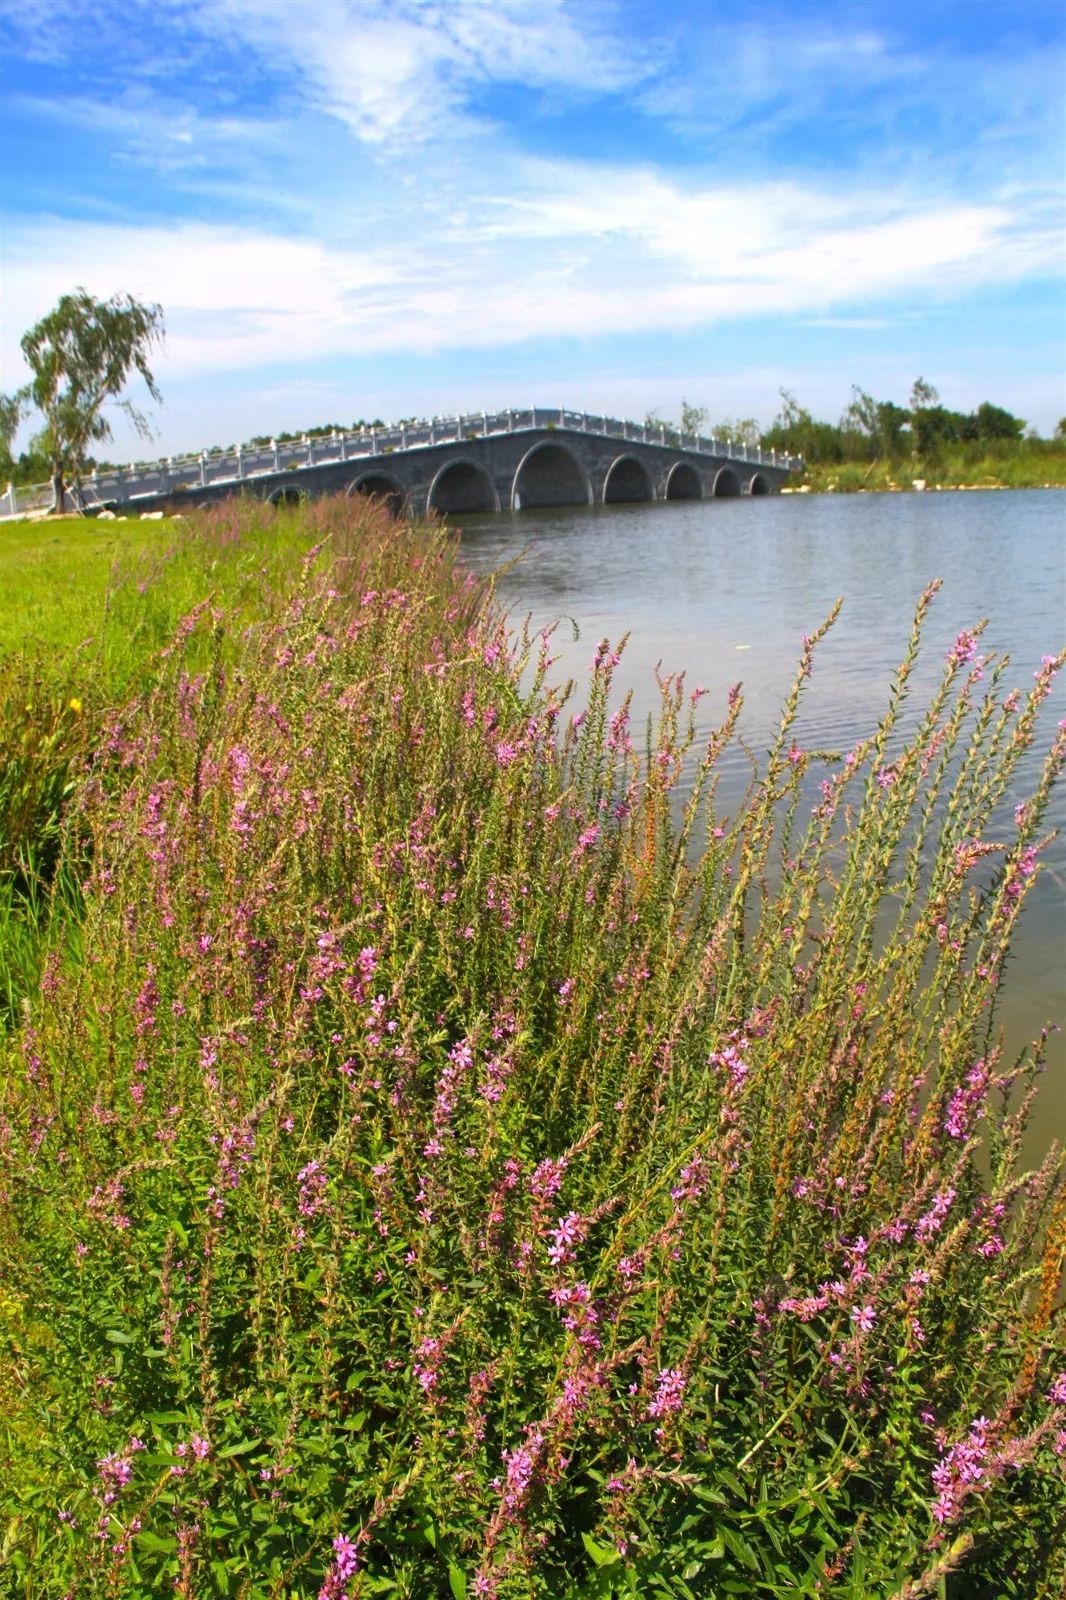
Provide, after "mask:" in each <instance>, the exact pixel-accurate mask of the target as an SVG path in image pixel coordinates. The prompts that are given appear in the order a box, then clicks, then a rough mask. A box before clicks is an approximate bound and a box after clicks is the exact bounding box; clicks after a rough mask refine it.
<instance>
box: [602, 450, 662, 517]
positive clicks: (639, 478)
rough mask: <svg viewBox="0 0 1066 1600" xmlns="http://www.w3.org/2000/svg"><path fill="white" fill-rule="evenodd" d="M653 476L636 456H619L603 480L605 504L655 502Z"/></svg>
mask: <svg viewBox="0 0 1066 1600" xmlns="http://www.w3.org/2000/svg"><path fill="white" fill-rule="evenodd" d="M654 499H655V489H654V488H653V486H652V481H651V474H650V473H649V472H648V469H647V467H646V466H645V465H644V463H643V462H642V461H638V460H637V458H636V456H618V457H617V458H616V459H615V460H614V461H612V462H611V465H610V466H609V467H608V468H607V476H606V478H604V480H603V503H604V505H605V506H607V505H618V504H620V503H622V502H623V501H627V500H654Z"/></svg>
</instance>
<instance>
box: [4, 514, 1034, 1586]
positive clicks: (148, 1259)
mask: <svg viewBox="0 0 1066 1600" xmlns="http://www.w3.org/2000/svg"><path fill="white" fill-rule="evenodd" d="M51 538H55V539H56V540H58V544H57V545H56V546H49V545H48V544H46V543H44V542H43V541H45V540H49V539H51ZM9 539H10V540H11V541H12V542H11V543H8V542H7V541H9ZM19 541H22V542H21V543H20V542H19ZM116 541H117V542H116ZM15 594H18V596H19V606H20V607H21V611H20V612H16V611H14V610H13V608H12V606H11V604H9V603H5V604H4V605H3V607H2V614H3V616H4V618H5V621H4V624H3V627H4V635H3V638H2V639H0V649H2V656H0V704H2V705H3V708H4V717H3V723H2V732H0V892H2V898H0V963H2V974H3V990H2V993H0V1008H2V1018H0V1027H2V1029H3V1032H2V1034H0V1054H2V1070H0V1351H2V1356H0V1519H2V1522H0V1591H3V1592H5V1593H11V1594H12V1595H16V1594H17V1595H26V1596H30V1597H34V1600H38V1597H40V1600H44V1597H53V1596H54V1597H56V1600H59V1597H66V1596H77V1597H78V1600H81V1597H93V1600H95V1597H104V1596H108V1597H112V1596H117V1597H122V1600H142V1597H148V1596H153V1595H159V1594H168V1593H171V1594H177V1595H181V1596H186V1597H193V1596H195V1597H197V1600H199V1597H201V1596H210V1595H220V1596H233V1597H242V1600H267V1597H270V1600H297V1597H299V1600H305V1597H307V1600H309V1597H312V1596H319V1597H320V1600H340V1597H342V1596H347V1597H349V1600H356V1597H359V1600H362V1597H368V1596H376V1595H389V1596H397V1597H410V1600H422V1597H426V1600H436V1597H448V1596H451V1597H453V1600H464V1597H466V1596H471V1597H474V1596H477V1597H487V1600H526V1597H529V1600H532V1597H545V1600H547V1597H566V1600H610V1597H622V1596H629V1597H649V1600H650V1597H654V1600H702V1597H705V1596H718V1595H758V1596H764V1597H776V1600H785V1597H796V1600H798V1597H810V1600H814V1597H815V1596H829V1595H832V1596H839V1597H847V1600H860V1597H866V1596H871V1595H873V1596H884V1597H889V1596H896V1597H899V1600H911V1597H916V1596H918V1595H923V1594H929V1595H934V1596H935V1595H941V1596H945V1597H950V1600H971V1597H972V1600H994V1597H995V1600H999V1597H1006V1600H1023V1597H1030V1596H1032V1597H1036V1596H1039V1595H1044V1594H1046V1595H1054V1594H1057V1593H1060V1592H1061V1591H1062V1588H1063V1586H1064V1584H1066V1558H1064V1555H1063V1551H1064V1549H1066V1476H1064V1469H1066V1341H1064V1339H1063V1326H1062V1315H1061V1285H1062V1271H1063V1264H1064V1259H1066V1170H1064V1166H1063V1161H1062V1157H1061V1152H1060V1151H1059V1149H1058V1148H1057V1147H1053V1148H1052V1149H1051V1150H1049V1151H1048V1153H1047V1157H1046V1159H1045V1160H1043V1161H1042V1162H1041V1164H1040V1165H1039V1166H1038V1167H1037V1168H1036V1169H1035V1170H1026V1169H1025V1168H1024V1167H1023V1165H1022V1163H1021V1160H1020V1148H1021V1142H1022V1137H1023V1133H1024V1130H1025V1126H1026V1120H1027V1117H1028V1115H1029V1111H1030V1109H1031V1106H1032V1102H1033V1097H1034V1095H1035V1093H1036V1088H1037V1084H1038V1080H1039V1073H1040V1068H1041V1063H1042V1054H1043V1040H1042V1039H1041V1038H1040V1037H1039V1036H1038V1037H1037V1038H1036V1039H1034V1041H1033V1044H1032V1046H1031V1048H1030V1049H1028V1050H1027V1051H1025V1052H1024V1053H1023V1054H1022V1055H1021V1056H1019V1057H1017V1058H1012V1059H1006V1058H1005V1057H1004V1054H1003V1050H1002V1046H1001V1041H1000V1038H999V1033H998V1029H997V1022H996V1002H997V997H998V994H999V990H1000V984H1001V980H1005V981H1009V974H1008V973H1007V970H1006V969H1007V962H1008V956H1009V953H1010V948H1011V940H1012V935H1013V933H1014V930H1015V928H1016V926H1017V923H1018V919H1019V918H1020V917H1021V916H1022V915H1023V914H1024V907H1025V901H1026V899H1027V897H1028V895H1029V893H1030V892H1031V889H1032V886H1033V884H1034V882H1035V881H1036V878H1037V876H1038V874H1039V871H1040V865H1041V855H1042V852H1043V849H1044V847H1045V846H1046V843H1047V840H1046V835H1045V830H1044V826H1043V817H1044V812H1045V808H1046V803H1047V798H1048V795H1049V793H1050V789H1051V785H1052V784H1053V783H1054V781H1055V780H1056V778H1057V777H1058V775H1059V772H1060V770H1061V766H1062V762H1063V759H1064V756H1066V730H1064V729H1063V728H1062V727H1060V728H1058V729H1054V728H1051V729H1048V728H1046V727H1045V726H1044V725H1043V723H1042V722H1041V718H1040V708H1041V704H1042V702H1043V700H1044V699H1045V698H1046V696H1047V693H1048V690H1049V687H1050V684H1051V682H1052V679H1053V677H1054V675H1055V673H1056V672H1057V671H1058V670H1059V668H1060V667H1061V665H1062V659H1063V658H1062V657H1061V656H1055V657H1051V656H1048V657H1046V658H1045V659H1044V662H1043V665H1042V666H1041V667H1040V668H1039V670H1038V672H1037V674H1036V676H1035V679H1030V680H1029V682H1028V683H1026V684H1025V685H1023V686H1020V687H1019V686H1016V685H1015V681H1014V679H1013V678H1012V675H1011V673H1012V669H1011V668H1010V667H1009V666H1008V665H1007V664H1006V663H1004V662H1002V661H1000V660H998V659H997V658H996V657H995V655H994V654H993V653H992V652H991V651H990V650H989V649H988V648H986V646H985V644H984V642H983V638H982V634H981V631H980V628H979V627H975V628H974V629H973V631H968V632H964V633H961V634H959V635H957V636H956V637H953V638H948V639H943V638H939V637H938V636H937V630H936V606H935V588H934V589H930V590H929V591H927V593H926V594H925V595H923V596H922V597H920V599H919V601H918V604H917V609H916V614H915V617H914V623H913V629H912V633H911V637H910V643H909V646H908V648H907V651H906V653H905V655H904V658H903V660H902V661H901V662H900V665H899V669H898V671H897V673H896V675H895V677H894V679H893V681H892V682H891V683H890V684H886V686H885V704H884V711H883V714H882V717H881V719H880V721H879V722H878V723H877V725H875V726H872V727H871V728H870V729H869V731H868V734H867V736H866V737H864V738H863V739H862V740H861V741H860V742H859V743H858V744H857V745H856V746H855V747H854V748H853V749H851V750H847V751H820V750H808V749H803V748H800V746H799V745H798V743H797V740H796V733H795V729H796V719H797V712H798V709H799V707H800V704H801V700H802V695H803V692H804V688H805V686H806V683H807V681H808V679H809V678H810V676H811V675H812V674H813V673H816V672H817V670H818V664H817V651H818V645H819V642H820V640H821V639H822V638H823V637H824V634H825V632H826V630H827V629H828V628H829V627H830V626H831V625H832V620H833V619H832V616H830V617H829V618H827V619H825V620H824V621H822V622H821V623H819V622H818V619H812V633H811V635H810V637H809V639H808V640H806V641H805V644H804V649H803V655H802V658H801V660H800V661H799V663H798V667H797V674H796V677H795V680H794V682H793V684H792V686H791V688H787V686H786V690H785V696H784V707H783V712H782V719H781V725H780V728H779V730H778V733H777V734H776V736H775V738H774V740H773V741H772V743H771V745H770V747H769V749H768V750H767V751H766V752H765V753H763V754H762V755H761V756H760V757H755V756H753V757H752V780H751V785H750V788H749V791H748V794H747V796H746V798H745V800H744V801H743V803H742V804H741V805H740V806H739V807H736V808H735V809H733V810H732V812H731V813H730V814H725V813H724V812H722V811H721V810H720V808H719V807H718V805H717V804H716V773H717V769H718V763H719V761H720V759H721V756H722V753H723V751H724V750H725V749H726V748H727V747H729V746H730V745H731V744H732V743H733V742H734V741H736V740H738V739H742V738H743V726H744V724H743V699H742V695H741V694H740V692H739V691H737V690H735V689H730V688H729V687H728V686H726V685H720V686H718V688H717V689H716V690H715V691H714V693H715V696H716V699H717V701H718V702H719V703H720V716H719V719H718V723H717V726H716V728H715V730H714V731H713V732H712V734H711V735H710V738H709V740H708V741H707V742H706V743H704V744H703V745H702V746H700V747H697V744H696V740H695V735H694V711H695V706H696V703H697V700H698V697H699V695H700V693H701V692H702V691H699V690H694V689H690V688H689V687H688V686H687V685H686V683H685V682H684V680H683V678H681V677H679V676H676V675H665V674H664V675H663V677H662V678H661V681H660V685H659V688H660V700H661V709H660V713H659V716H658V718H657V720H655V721H653V723H652V724H651V725H649V726H648V727H646V728H637V727H634V726H632V725H631V719H630V714H629V704H628V701H627V700H626V699H625V698H624V697H622V698H620V697H619V696H618V695H617V694H616V693H615V692H614V689H613V677H614V674H615V672H616V669H617V667H618V663H619V658H620V651H621V649H622V647H623V646H622V642H621V641H609V640H603V641H601V642H600V643H599V644H598V646H596V647H595V650H594V652H593V659H592V662H591V665H590V667H589V671H588V675H587V678H586V679H585V681H583V682H581V683H579V684H560V683H558V682H557V681H556V678H555V676H554V674H553V663H552V637H551V633H550V631H549V632H547V633H545V634H540V635H534V636H530V635H529V634H528V633H527V632H524V631H523V630H522V629H521V628H515V627H514V626H512V624H511V623H510V622H509V620H508V619H507V618H506V617H505V616H503V615H502V614H501V612H500V608H499V606H498V604H497V602H496V600H495V597H494V593H493V590H492V587H491V585H486V584H484V583H483V582H481V581H477V580H475V579H474V578H473V577H472V576H470V575H469V574H467V573H465V572H464V571H463V569H462V567H461V564H460V563H459V561H458V551H457V547H456V545H455V543H454V541H453V540H452V538H451V537H450V536H449V535H448V534H446V533H445V532H442V531H441V530H440V529H438V528H434V527H430V526H422V525H410V524H397V523H393V522H391V521H390V520H389V519H388V517H387V516H386V515H385V513H384V511H383V510H381V509H378V508H374V507H373V506H365V505H354V504H353V503H352V502H351V501H345V502H318V503H316V504H312V505H309V506H306V507H302V508H299V509H298V510H296V511H294V512H291V513H287V514H285V515H279V516H276V515H275V514H274V513H273V512H271V511H269V510H268V509H266V508H263V507H257V506H253V505H242V504H240V503H239V502H230V503H229V504H227V505H224V506H221V507H219V508H217V509H216V510H215V511H213V512H211V513H209V514H205V515H204V516H203V517H201V518H199V519H196V520H190V521H189V522H188V523H184V524H173V523H172V524H166V525H162V524H133V523H130V524H122V525H116V524H111V525H110V526H109V528H108V530H107V531H106V532H103V531H101V528H100V525H99V524H95V525H94V524H84V523H81V524H73V525H58V524H57V525H47V527H46V528H44V529H43V530H42V529H40V528H37V529H34V530H33V531H32V532H30V531H26V532H24V533H18V532H15V533H11V534H9V532H8V531H7V530H4V531H3V532H2V534H0V599H4V598H6V597H7V596H13V595H15ZM922 650H925V651H931V652H934V653H935V654H936V655H937V656H938V657H939V659H940V660H941V662H942V672H941V675H940V681H939V686H938V687H937V688H936V689H935V690H934V692H933V693H932V695H931V696H930V698H929V701H928V703H927V704H926V705H925V706H924V707H923V709H922V712H921V715H920V716H919V717H918V718H917V719H916V726H915V718H914V715H913V710H914V708H913V707H912V706H910V705H909V704H908V687H909V679H910V677H911V674H912V672H913V669H914V664H915V662H916V660H917V658H918V653H919V651H922ZM905 706H906V707H907V712H908V719H907V725H908V727H909V728H910V727H913V728H914V731H912V732H909V733H907V734H904V733H903V732H902V731H901V715H902V712H903V709H904V707H905ZM1034 743H1036V744H1037V745H1041V744H1042V745H1043V746H1044V747H1045V749H1046V759H1045V761H1044V764H1043V767H1042V771H1041V774H1040V776H1039V777H1038V778H1037V779H1036V781H1035V783H1034V784H1033V786H1032V790H1031V792H1030V793H1028V794H1025V795H1022V796H1019V795H1018V793H1017V784H1018V771H1019V764H1020V763H1021V761H1022V757H1023V756H1024V755H1025V754H1026V752H1028V751H1029V750H1030V749H1031V748H1032V747H1033V745H1034ZM686 770H691V771H695V773H696V782H695V786H694V789H693V791H692V793H691V797H690V798H688V799H686V801H685V803H684V804H683V805H681V804H680V803H679V802H678V801H677V799H676V796H675V791H676V789H677V787H678V780H679V776H680V774H681V773H682V771H686ZM812 774H816V775H817V777H818V780H819V784H820V787H819V789H818V796H819V798H818V799H817V802H816V803H815V804H814V805H813V807H812V805H811V804H810V801H809V799H808V798H807V796H808V794H809V780H810V778H811V776H812ZM1008 797H1009V803H1008ZM1005 807H1006V811H1005V809H1004V808H1005Z"/></svg>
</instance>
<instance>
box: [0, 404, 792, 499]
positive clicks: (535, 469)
mask: <svg viewBox="0 0 1066 1600" xmlns="http://www.w3.org/2000/svg"><path fill="white" fill-rule="evenodd" d="M619 446H621V447H622V448H619ZM544 452H548V453H547V454H545V453H544ZM564 452H565V454H566V455H568V456H569V457H570V458H571V460H572V462H573V463H574V464H576V468H577V473H576V476H575V473H574V471H573V470H572V469H571V467H570V466H568V464H567V461H566V460H565V459H564ZM549 461H551V462H553V464H554V470H553V471H552V470H549ZM623 462H628V463H630V464H631V465H629V466H628V467H626V468H624V469H623V468H622V467H621V463H623ZM682 465H684V466H685V467H687V468H688V469H689V471H688V472H686V473H681V474H680V475H679V474H678V472H677V471H676V470H675V469H677V468H679V467H681V466H682ZM801 465H802V463H800V462H798V461H796V460H794V459H793V458H790V457H787V456H782V455H778V454H777V453H776V452H774V451H765V450H759V449H752V448H746V447H743V446H740V445H738V444H737V443H736V442H735V441H733V440H730V439H726V438H718V437H716V436H713V435H712V436H710V437H702V436H697V435H682V434H681V433H680V432H679V431H678V430H675V429H671V428H669V427H668V426H667V425H666V424H661V425H659V426H657V427H655V426H652V427H649V426H648V425H647V424H646V423H634V422H625V421H620V420H616V419H614V418H610V417H600V416H590V415H589V414H587V413H585V412H574V411H567V410H565V409H562V410H545V409H543V408H540V407H536V408H530V409H528V410H524V411H521V410H520V411H514V410H511V411H502V412H495V413H492V414H488V413H481V414H479V415H474V416H469V415H468V416H459V417H448V418H434V419H433V420H432V421H428V422H418V423H407V424H399V425H397V426H396V427H391V428H380V429H368V430H364V431H362V432H358V433H354V432H353V433H336V432H335V433H333V434H330V435H325V436H322V435H319V436H317V437H308V436H305V437H303V438H302V439H299V440H289V441H274V440H272V441H271V442H270V444H269V445H261V446H254V447H249V448H247V449H244V448H238V449H236V450H233V451H216V452H207V451H204V452H201V453H200V454H199V455H196V456H182V457H170V458H168V459H167V460H165V461H155V462H150V463H143V464H139V465H136V466H131V467H126V468H122V469H115V470H110V471H101V472H94V473H93V474H92V475H91V477H89V478H87V479H86V480H85V481H84V483H83V484H82V494H83V499H84V504H85V508H86V509H87V510H92V509H94V508H100V507H103V506H112V507H115V508H116V509H117V508H119V507H122V506H128V507H129V508H130V510H134V509H135V510H138V511H141V510H145V509H149V508H152V507H156V506H160V505H164V504H174V505H175V506H176V505H177V504H178V503H189V502H192V503H195V504H201V503H203V502H204V501H211V500H215V499H218V498H221V497H224V496H225V495H228V494H234V493H239V492H245V493H254V494H256V495H257V496H260V497H262V498H266V499H272V500H278V499H291V498H294V497H296V496H303V495H310V494H320V493H336V492H352V491H353V490H363V491H364V492H366V491H365V489H364V486H365V485H366V484H367V483H368V482H369V481H370V480H374V481H373V483H372V484H371V488H370V491H369V492H374V493H380V494H384V495H386V496H387V497H388V498H391V499H393V500H394V501H396V502H397V503H399V502H401V501H402V502H403V503H404V504H405V505H406V506H408V507H409V508H410V509H411V510H412V511H417V512H422V511H425V510H427V509H430V508H433V509H436V510H439V511H442V512H449V511H451V512H469V511H478V510H490V509H507V508H508V507H512V508H514V509H520V508H522V507H527V508H528V507H529V506H530V505H544V504H591V503H596V502H599V501H602V500H628V499H635V500H653V499H677V498H702V497H705V496H707V497H709V496H712V495H721V494H723V493H724V494H741V493H769V492H772V491H774V490H775V489H778V488H780V487H781V485H782V484H783V483H784V482H785V480H786V479H787V477H788V474H789V473H790V472H791V471H795V470H796V469H797V468H798V467H800V466H801ZM460 468H464V469H465V470H460ZM523 469H524V477H523V478H522V480H521V481H520V473H521V472H522V471H523ZM690 473H691V474H692V475H694V476H690V475H689V474H690ZM723 474H724V476H723ZM582 477H583V479H584V481H581V479H582ZM563 480H567V481H566V482H564V481H563ZM486 485H487V486H486ZM671 485H672V487H671ZM723 486H724V487H723ZM46 495H47V486H41V485H34V486H32V487H31V488H28V489H22V490H11V489H9V490H8V493H7V495H6V496H5V497H3V498H2V499H0V510H6V511H7V512H8V514H12V513H18V512H23V513H25V511H26V510H28V509H29V508H30V507H31V506H39V505H40V503H41V500H42V498H44V497H46ZM560 495H566V496H568V498H558V497H559V496H560ZM5 500H6V502H7V504H5V503H4V502H5Z"/></svg>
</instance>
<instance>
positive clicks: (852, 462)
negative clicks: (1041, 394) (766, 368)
mask: <svg viewBox="0 0 1066 1600" xmlns="http://www.w3.org/2000/svg"><path fill="white" fill-rule="evenodd" d="M762 446H763V448H764V449H770V450H780V451H784V452H786V453H787V454H789V455H795V456H802V458H803V460H804V461H805V463H806V472H805V473H804V476H803V478H802V479H800V480H799V482H800V483H806V484H807V485H808V486H809V487H810V488H812V489H821V490H838V491H840V492H841V493H847V492H855V491H859V490H863V489H870V490H873V489H877V490H892V489H910V488H912V487H913V485H914V484H915V482H917V483H919V484H920V485H923V486H926V487H929V488H945V489H949V488H1004V489H1032V488H1046V487H1052V486H1053V487H1066V418H1064V419H1063V422H1060V424H1059V426H1058V429H1057V431H1056V434H1055V437H1054V438H1053V439H1041V438H1039V437H1038V436H1037V435H1035V434H1033V433H1032V431H1029V432H1027V431H1026V426H1025V423H1024V422H1023V421H1022V420H1021V419H1020V418H1018V417H1014V416H1012V415H1011V414H1010V412H1009V411H1005V410H1004V409H1003V408H1002V407H1001V406H996V405H992V404H991V403H990V402H985V403H984V404H983V405H980V406H978V408H977V410H976V411H973V412H969V413H964V412H959V411H951V410H949V409H948V408H947V407H946V406H943V405H941V403H940V397H939V395H938V394H937V392H936V390H935V389H934V388H933V387H932V385H930V384H928V383H926V382H925V381H924V380H923V379H921V378H919V379H918V380H917V382H916V383H915V384H914V387H913V389H912V391H911V396H910V404H909V405H908V406H899V405H897V404H895V402H893V401H891V400H875V399H874V398H873V397H872V396H871V395H868V394H866V393H864V392H863V390H861V389H859V388H857V387H856V388H853V390H852V399H851V403H850V404H849V406H848V407H847V409H846V410H845V412H844V414H843V416H842V417H841V419H840V421H839V422H837V423H832V422H819V421H817V420H816V419H815V418H814V417H813V416H812V415H811V413H810V412H809V411H807V410H805V409H804V408H803V407H802V406H801V405H800V404H799V402H798V401H797V400H796V398H795V396H794V395H792V394H789V393H788V391H787V390H782V407H781V411H780V413H779V414H778V416H777V417H776V419H775V421H774V424H773V426H772V427H771V428H770V429H768V430H767V431H766V432H764V433H763V434H762Z"/></svg>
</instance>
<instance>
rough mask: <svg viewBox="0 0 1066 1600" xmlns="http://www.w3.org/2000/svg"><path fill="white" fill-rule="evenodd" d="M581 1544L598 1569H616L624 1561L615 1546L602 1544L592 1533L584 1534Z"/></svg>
mask: <svg viewBox="0 0 1066 1600" xmlns="http://www.w3.org/2000/svg"><path fill="white" fill-rule="evenodd" d="M581 1542H582V1544H583V1545H584V1546H585V1549H586V1550H587V1551H588V1553H589V1555H590V1556H591V1558H592V1560H593V1561H594V1562H595V1564H596V1566H598V1567H614V1566H617V1565H618V1563H619V1561H621V1559H622V1558H621V1556H620V1555H619V1554H618V1551H617V1550H616V1549H615V1548H614V1545H612V1544H600V1543H599V1542H598V1541H597V1540H596V1539H594V1538H593V1537H592V1535H591V1533H583V1534H582V1535H581Z"/></svg>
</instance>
